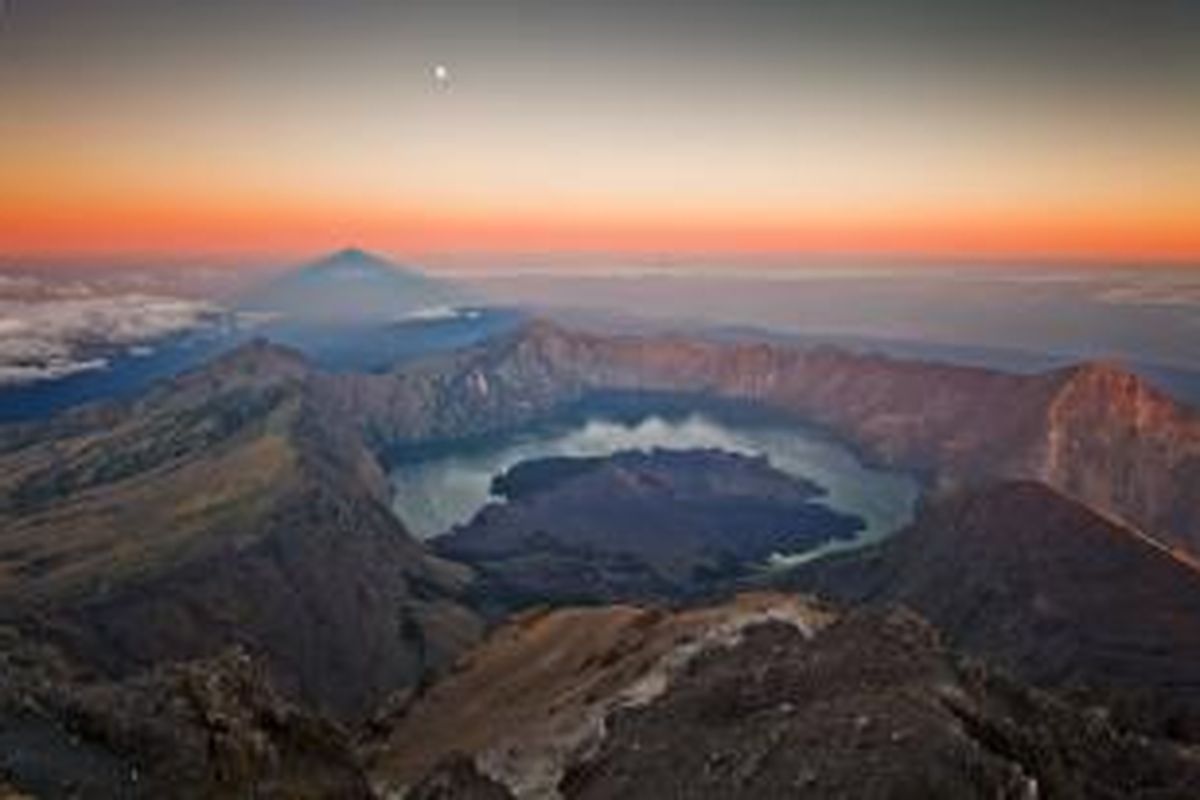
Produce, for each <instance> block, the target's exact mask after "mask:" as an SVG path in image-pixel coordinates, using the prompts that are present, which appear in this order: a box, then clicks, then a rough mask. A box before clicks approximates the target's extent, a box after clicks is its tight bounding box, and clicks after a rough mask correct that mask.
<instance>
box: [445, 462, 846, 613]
mask: <svg viewBox="0 0 1200 800" xmlns="http://www.w3.org/2000/svg"><path fill="white" fill-rule="evenodd" d="M493 494H495V495H497V496H498V497H502V498H503V500H502V501H497V502H493V503H490V504H488V505H487V506H486V507H484V508H483V509H482V510H480V511H479V513H478V514H476V515H475V517H474V519H472V520H471V521H470V522H468V523H466V524H465V525H462V526H459V527H457V528H455V529H454V530H452V531H450V532H449V533H447V534H445V535H443V536H438V537H436V538H434V539H432V540H430V544H431V546H432V547H433V548H434V549H435V551H436V552H437V553H439V554H440V555H443V556H445V557H446V558H448V559H451V560H454V561H459V562H462V563H465V564H468V565H470V566H472V567H473V568H475V569H476V571H477V573H478V574H479V576H480V577H479V580H478V581H477V582H476V585H475V587H474V589H473V592H472V596H473V597H477V598H478V605H479V606H481V607H488V608H498V609H500V610H502V612H503V611H507V610H511V609H512V608H514V607H515V608H520V607H521V606H526V605H530V604H536V603H557V604H564V603H572V602H574V603H585V602H591V603H596V602H621V601H631V600H652V599H658V600H668V599H683V598H695V597H697V596H700V595H702V594H704V593H708V592H712V591H714V590H717V589H718V588H719V587H721V586H723V585H725V586H727V585H728V584H730V583H731V582H732V581H734V580H736V579H737V578H739V577H741V576H744V575H746V574H748V573H750V572H752V571H754V570H755V569H757V568H758V567H760V566H761V565H762V564H764V563H765V562H766V561H767V560H768V559H769V558H770V557H771V556H772V555H773V554H775V553H796V552H802V551H805V550H808V549H811V548H813V547H816V546H818V545H821V544H824V543H826V542H828V541H830V540H833V539H837V538H849V537H852V536H853V535H854V534H855V533H856V532H857V531H858V530H859V529H860V528H861V525H862V523H861V521H860V520H859V519H857V518H856V517H850V516H847V515H844V514H838V513H836V512H834V511H831V510H829V509H828V508H826V507H825V506H822V505H819V504H817V503H814V502H813V500H814V499H815V498H817V497H819V496H820V495H821V494H822V490H821V488H820V487H818V486H816V485H815V484H812V483H810V482H807V481H803V480H800V479H797V478H792V477H790V476H788V475H786V474H784V473H782V472H779V471H778V470H776V469H774V468H773V467H772V466H771V465H770V464H769V463H767V461H766V459H765V458H751V457H748V456H743V455H737V454H734V453H727V452H723V451H720V450H654V451H652V452H641V451H636V450H631V451H624V452H620V453H616V454H613V455H612V456H608V457H600V458H546V459H536V460H532V461H526V462H522V463H520V464H518V465H517V466H515V467H513V468H512V469H510V470H509V471H508V472H506V473H504V474H502V475H500V476H498V477H497V478H496V479H495V480H494V481H493Z"/></svg>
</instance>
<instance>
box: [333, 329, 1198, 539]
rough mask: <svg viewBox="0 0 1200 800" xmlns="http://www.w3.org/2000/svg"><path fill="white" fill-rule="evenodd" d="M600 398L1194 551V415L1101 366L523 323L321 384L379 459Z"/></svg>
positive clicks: (1117, 371)
mask: <svg viewBox="0 0 1200 800" xmlns="http://www.w3.org/2000/svg"><path fill="white" fill-rule="evenodd" d="M604 390H637V391H649V392H653V391H668V392H693V393H698V394H704V395H708V396H719V397H725V398H735V399H740V400H747V401H751V402H754V403H758V404H762V405H764V406H768V407H770V408H773V409H776V410H781V411H784V412H787V413H789V414H791V415H793V416H794V417H795V418H797V419H798V420H800V421H803V422H805V423H808V424H812V425H816V426H820V427H822V428H825V429H826V430H828V431H830V432H832V433H833V434H835V435H837V436H838V437H839V438H841V439H843V440H844V441H846V442H847V443H849V444H851V445H853V446H854V447H856V448H857V449H859V450H860V451H861V452H862V453H863V454H864V455H865V456H867V457H869V458H870V459H872V460H875V461H877V462H881V463H884V464H887V465H890V466H894V467H897V468H901V469H905V470H910V471H914V472H917V473H920V474H923V475H927V476H929V477H931V478H932V479H934V481H935V482H937V483H939V484H941V485H957V484H962V483H979V482H986V481H989V480H992V479H996V478H1031V479H1036V480H1040V481H1043V482H1046V483H1048V484H1050V485H1051V486H1054V487H1055V488H1057V489H1059V490H1060V491H1063V492H1065V493H1067V494H1070V495H1071V496H1073V497H1076V498H1078V499H1080V500H1082V501H1084V502H1085V503H1087V504H1088V505H1091V506H1094V507H1096V508H1098V509H1100V510H1103V511H1105V512H1107V513H1110V514H1113V515H1115V516H1119V517H1121V518H1123V519H1125V520H1126V521H1128V522H1129V523H1130V524H1133V525H1135V526H1136V527H1139V528H1140V529H1142V530H1144V531H1146V532H1147V533H1150V534H1152V535H1154V536H1155V537H1157V538H1160V539H1161V540H1162V541H1164V542H1167V543H1169V544H1170V545H1171V546H1175V547H1178V548H1180V549H1183V550H1186V551H1188V552H1191V553H1192V554H1193V555H1200V417H1198V416H1197V414H1196V412H1195V411H1194V410H1192V409H1189V408H1185V407H1182V406H1180V405H1178V404H1177V403H1175V402H1174V401H1172V400H1171V399H1169V398H1168V397H1166V396H1165V395H1163V394H1161V393H1159V392H1157V391H1155V390H1154V389H1153V388H1152V387H1150V386H1148V385H1147V384H1145V383H1144V382H1143V381H1141V380H1140V379H1138V378H1137V377H1135V376H1133V375H1131V374H1129V373H1126V372H1124V371H1122V370H1121V369H1119V368H1118V367H1115V366H1113V365H1107V364H1088V365H1083V366H1079V367H1074V368H1070V369H1065V370H1059V371H1055V372H1050V373H1045V374H1040V375H1031V376H1027V375H1012V374H1006V373H1000V372H994V371H989V370H983V369H974V368H966V367H954V366H945V365H936V364H929V363H922V362H916V361H901V360H896V359H891V358H885V357H881V356H869V355H856V354H851V353H848V352H843V351H838V350H832V349H816V350H813V349H801V348H793V347H786V346H778V345H768V344H735V343H722V342H710V341H704V340H699V339H694V338H691V339H688V338H672V337H645V338H644V337H632V336H631V337H620V336H596V335H590V334H584V333H579V332H574V331H568V330H564V329H562V328H559V327H557V326H554V325H551V324H548V323H545V322H534V323H531V324H529V325H527V326H525V327H524V328H522V329H520V330H519V331H517V332H516V333H514V334H511V335H508V336H504V337H500V338H498V339H496V340H494V341H491V342H488V343H487V344H485V345H482V346H479V347H475V348H471V349H468V350H466V351H463V352H460V353H456V354H453V355H451V356H444V357H437V358H432V359H429V360H427V361H424V362H422V363H420V364H416V365H411V366H406V367H405V368H404V370H403V371H399V372H395V373H391V374H382V375H357V376H339V378H338V379H336V380H333V379H331V380H329V381H327V382H326V383H325V385H324V391H325V393H326V395H327V397H328V400H329V402H330V404H331V406H333V407H337V408H340V409H342V412H343V413H344V414H346V415H347V416H349V417H351V418H355V419H358V420H361V421H362V423H363V425H364V428H365V432H366V435H367V436H368V438H369V440H370V441H371V442H372V444H373V446H375V447H376V448H377V449H381V450H386V449H387V448H389V447H394V446H403V445H405V444H406V443H412V442H423V441H429V440H437V439H454V438H459V437H462V436H468V435H475V434H484V433H489V432H494V431H496V430H501V429H504V428H508V427H512V426H515V425H519V424H523V423H528V422H530V421H532V420H535V419H537V418H539V417H540V416H543V415H545V414H547V413H548V412H550V411H552V410H553V409H556V408H559V407H561V406H563V405H566V404H569V403H571V402H573V401H576V400H579V399H580V398H582V397H584V396H585V395H587V394H588V393H590V392H596V391H604Z"/></svg>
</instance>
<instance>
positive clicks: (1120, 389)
mask: <svg viewBox="0 0 1200 800" xmlns="http://www.w3.org/2000/svg"><path fill="white" fill-rule="evenodd" d="M1045 419H1046V421H1045V425H1044V430H1043V434H1042V442H1043V444H1044V448H1043V449H1042V450H1041V451H1040V452H1037V456H1038V458H1037V459H1036V461H1034V463H1032V464H1030V465H1029V469H1028V474H1030V475H1032V476H1036V477H1038V478H1040V479H1041V480H1043V481H1045V482H1046V483H1048V484H1050V485H1052V486H1054V487H1056V488H1058V489H1059V490H1061V491H1063V492H1065V493H1067V494H1069V495H1071V496H1073V497H1077V498H1080V499H1081V500H1083V501H1085V502H1086V503H1088V504H1089V505H1091V506H1093V507H1095V508H1097V509H1101V510H1103V511H1106V512H1109V513H1112V514H1114V515H1117V516H1120V517H1122V518H1125V519H1127V520H1130V521H1131V522H1133V523H1135V524H1137V525H1138V526H1139V527H1141V528H1142V529H1143V530H1145V531H1147V532H1149V533H1152V534H1155V535H1156V536H1159V537H1161V538H1162V539H1163V540H1164V541H1166V542H1167V543H1169V544H1171V545H1172V546H1175V547H1178V548H1180V549H1181V550H1185V551H1189V552H1190V553H1191V554H1192V555H1193V556H1195V555H1200V416H1198V415H1197V414H1196V413H1195V412H1194V411H1192V410H1190V409H1184V408H1182V407H1181V406H1179V405H1178V404H1176V403H1175V402H1173V401H1172V400H1171V399H1170V398H1168V397H1166V396H1165V395H1163V394H1161V393H1160V392H1158V391H1156V390H1154V389H1153V388H1152V387H1150V386H1148V385H1147V384H1146V383H1145V382H1144V381H1142V380H1140V379H1138V378H1137V377H1136V376H1134V375H1131V374H1129V373H1128V372H1125V371H1124V370H1122V369H1121V368H1119V367H1117V366H1114V365H1111V364H1087V365H1083V366H1080V367H1076V368H1073V369H1069V370H1065V371H1064V372H1063V373H1061V380H1060V383H1059V386H1058V388H1057V391H1056V392H1055V395H1054V398H1053V400H1052V402H1051V403H1050V405H1049V407H1048V409H1047V413H1046V418H1045Z"/></svg>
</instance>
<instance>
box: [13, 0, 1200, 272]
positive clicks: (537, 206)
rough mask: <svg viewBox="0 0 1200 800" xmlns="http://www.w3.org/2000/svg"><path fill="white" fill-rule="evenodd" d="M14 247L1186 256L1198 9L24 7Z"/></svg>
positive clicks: (536, 3)
mask: <svg viewBox="0 0 1200 800" xmlns="http://www.w3.org/2000/svg"><path fill="white" fill-rule="evenodd" d="M0 14H2V16H0V101H2V104H3V106H4V108H5V112H6V113H5V115H4V118H3V119H0V139H2V140H3V141H4V148H3V149H2V150H0V254H6V255H8V256H10V257H26V258H30V257H34V256H54V257H80V256H91V257H103V256H104V254H112V253H121V254H125V257H126V258H130V257H134V256H138V257H141V258H143V259H149V258H151V257H153V258H156V259H158V260H162V259H163V258H166V257H178V258H187V257H205V258H209V259H213V260H216V259H228V258H229V257H230V254H238V257H239V258H245V259H249V258H257V259H272V260H274V259H278V258H281V257H286V258H289V259H294V258H297V257H303V256H304V255H308V254H311V253H318V252H323V251H327V250H330V249H336V247H338V246H339V244H340V243H341V242H344V241H359V242H363V243H364V246H367V247H370V248H371V249H375V250H380V251H382V252H388V253H396V254H398V253H407V254H414V253H455V254H462V255H468V254H473V253H474V254H478V253H482V252H487V253H496V254H516V253H529V252H543V253H546V252H550V253H559V254H564V255H565V254H570V253H579V252H597V251H603V252H623V253H691V254H702V253H731V254H732V253H738V254H759V255H761V256H765V255H768V254H781V253H806V254H810V255H819V254H831V253H840V254H859V256H860V257H891V258H905V259H914V258H923V259H939V258H955V259H986V260H991V259H1005V258H1007V259H1020V260H1025V261H1042V262H1050V261H1054V262H1059V261H1068V262H1081V261H1086V262H1111V261H1121V262H1128V261H1154V262H1170V263H1195V262H1198V261H1200V147H1198V146H1197V142H1200V102H1198V101H1197V98H1200V83H1198V78H1197V76H1200V5H1197V4H1194V3H1177V2H1154V0H1146V1H1145V2H1138V3H1129V2H1122V1H1121V0H1111V1H1110V0H1096V2H1094V3H1090V4H1087V5H1086V7H1085V6H1083V5H1079V4H1077V3H1057V2H1045V0H1009V2H1005V3H1002V4H1001V3H961V2H952V1H951V0H919V1H918V0H887V1H886V2H870V3H857V2H855V3H828V2H816V1H814V0H805V1H803V2H795V3H779V2H774V0H744V1H743V2H737V3H732V2H726V1H724V0H694V2H690V3H687V4H677V3H672V2H668V0H606V2H595V3H586V2H581V3H562V2H555V0H511V2H506V3H495V2H481V1H480V0H437V2H430V1H429V0H394V2H388V3H381V2H377V0H342V1H341V2H338V3H296V2H292V1H291V0H256V2H253V3H247V2H244V0H207V2H204V3H177V2H170V3H168V2H161V1H159V2H155V1H154V0H87V2H82V0H37V2H23V1H21V2H13V3H8V4H5V6H4V7H3V9H0Z"/></svg>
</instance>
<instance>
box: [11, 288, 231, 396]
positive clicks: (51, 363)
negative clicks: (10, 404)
mask: <svg viewBox="0 0 1200 800" xmlns="http://www.w3.org/2000/svg"><path fill="white" fill-rule="evenodd" d="M223 315H224V312H222V310H221V309H220V308H218V307H217V306H215V305H213V304H211V303H208V302H205V301H202V300H193V299H187V298H180V297H173V296H168V295H163V294H150V293H142V292H126V293H115V292H114V289H113V288H112V287H108V286H104V285H97V284H89V283H87V282H84V281H69V282H53V281H46V280H40V279H37V278H34V277H30V276H0V385H5V384H7V385H12V384H17V383H28V382H31V381H36V380H49V379H53V378H60V377H63V376H65V375H71V374H74V373H77V372H82V371H87V370H95V369H103V368H104V367H105V366H107V363H108V361H107V359H108V358H109V357H110V356H112V355H113V354H115V353H117V352H123V351H128V350H129V349H130V348H135V347H138V348H142V347H146V346H147V344H148V343H149V342H152V341H154V340H156V339H161V338H162V337H165V336H170V335H173V334H178V333H182V332H184V331H188V330H194V329H196V328H201V327H206V326H210V325H214V324H216V323H217V322H218V321H219V320H221V319H222V317H223Z"/></svg>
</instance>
